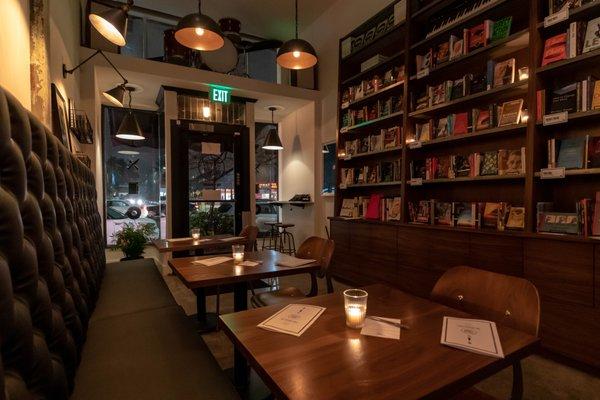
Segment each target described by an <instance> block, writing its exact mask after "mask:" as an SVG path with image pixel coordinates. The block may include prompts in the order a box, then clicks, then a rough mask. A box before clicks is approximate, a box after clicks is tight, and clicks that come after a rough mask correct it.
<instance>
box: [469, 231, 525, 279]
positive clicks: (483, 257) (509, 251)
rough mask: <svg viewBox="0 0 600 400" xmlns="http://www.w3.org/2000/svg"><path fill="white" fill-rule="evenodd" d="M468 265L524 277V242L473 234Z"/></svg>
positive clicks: (470, 240) (517, 239) (515, 239)
mask: <svg viewBox="0 0 600 400" xmlns="http://www.w3.org/2000/svg"><path fill="white" fill-rule="evenodd" d="M467 265H469V266H472V267H477V268H481V269H485V270H488V271H492V272H499V273H502V274H507V275H514V276H522V275H523V240H522V239H521V238H513V237H508V236H507V237H502V236H496V235H478V234H471V235H470V238H469V261H468V263H467Z"/></svg>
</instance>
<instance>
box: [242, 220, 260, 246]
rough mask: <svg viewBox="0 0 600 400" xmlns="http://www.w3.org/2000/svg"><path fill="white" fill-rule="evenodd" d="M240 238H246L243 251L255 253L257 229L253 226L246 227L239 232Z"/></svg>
mask: <svg viewBox="0 0 600 400" xmlns="http://www.w3.org/2000/svg"><path fill="white" fill-rule="evenodd" d="M240 236H242V237H245V238H246V244H245V251H255V250H256V249H257V247H256V238H257V237H258V227H257V226H254V225H246V226H245V227H244V229H242V231H241V232H240Z"/></svg>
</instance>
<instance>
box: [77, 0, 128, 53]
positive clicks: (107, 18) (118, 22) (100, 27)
mask: <svg viewBox="0 0 600 400" xmlns="http://www.w3.org/2000/svg"><path fill="white" fill-rule="evenodd" d="M132 6H133V0H128V1H127V4H123V5H122V6H120V7H116V8H111V9H109V10H106V11H104V12H102V13H98V14H91V13H90V15H89V17H88V18H89V20H90V22H91V23H92V26H93V27H94V28H96V30H97V31H98V32H99V33H100V34H101V35H102V36H103V37H104V38H105V39H106V40H108V41H109V42H111V43H112V44H116V45H117V46H119V47H123V46H125V44H126V41H125V36H126V35H127V19H128V16H129V10H130V9H131V7H132Z"/></svg>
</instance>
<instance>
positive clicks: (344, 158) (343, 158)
mask: <svg viewBox="0 0 600 400" xmlns="http://www.w3.org/2000/svg"><path fill="white" fill-rule="evenodd" d="M401 150H402V146H397V147H390V148H389V149H383V150H378V151H369V152H367V153H359V154H355V155H353V156H347V157H340V160H341V161H352V160H354V159H356V158H363V157H370V156H373V155H376V154H386V153H395V152H397V151H401Z"/></svg>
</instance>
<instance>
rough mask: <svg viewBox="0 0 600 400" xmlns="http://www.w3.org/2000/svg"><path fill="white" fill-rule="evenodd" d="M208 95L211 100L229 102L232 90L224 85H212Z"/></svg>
mask: <svg viewBox="0 0 600 400" xmlns="http://www.w3.org/2000/svg"><path fill="white" fill-rule="evenodd" d="M208 95H209V97H210V100H211V101H216V102H218V103H229V101H230V99H231V90H229V89H226V88H222V87H211V88H210V91H209V92H208Z"/></svg>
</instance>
